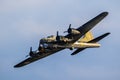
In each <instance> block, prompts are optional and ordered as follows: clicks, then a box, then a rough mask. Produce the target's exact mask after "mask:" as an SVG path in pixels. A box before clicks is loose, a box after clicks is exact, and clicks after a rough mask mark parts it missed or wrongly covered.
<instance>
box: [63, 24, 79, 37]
mask: <svg viewBox="0 0 120 80" xmlns="http://www.w3.org/2000/svg"><path fill="white" fill-rule="evenodd" d="M65 32H68V33H69V34H73V35H75V34H80V31H78V30H77V29H74V28H71V24H70V25H69V28H68V30H67V31H64V33H65Z"/></svg>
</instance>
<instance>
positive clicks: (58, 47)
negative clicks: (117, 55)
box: [14, 12, 110, 68]
mask: <svg viewBox="0 0 120 80" xmlns="http://www.w3.org/2000/svg"><path fill="white" fill-rule="evenodd" d="M107 15H108V12H102V13H101V14H99V15H98V16H96V17H95V18H93V19H91V20H89V21H88V22H87V23H85V24H83V25H82V26H80V27H78V28H76V29H75V28H71V24H70V25H69V28H68V30H67V31H64V33H66V32H67V33H68V34H67V35H65V36H61V35H59V32H58V31H57V35H56V36H54V35H52V36H48V37H47V38H42V39H41V40H40V42H39V47H38V49H37V50H36V51H32V47H30V52H29V55H27V57H28V58H27V59H25V60H24V61H22V62H20V63H18V64H16V65H15V66H14V67H15V68H18V67H22V66H25V65H28V64H30V63H32V62H35V61H37V60H39V59H42V58H45V57H47V56H49V55H52V54H54V53H57V52H59V51H62V50H64V49H70V50H73V49H76V50H75V51H74V52H73V53H72V54H71V55H76V54H78V53H79V52H81V51H83V50H85V49H87V48H98V47H100V46H101V45H100V44H99V43H98V42H99V41H100V40H102V39H103V38H105V37H106V36H108V35H109V34H110V32H107V33H104V34H103V35H101V36H98V37H97V38H94V37H93V35H92V32H91V31H90V30H91V29H92V28H93V27H94V26H95V25H96V24H98V23H99V22H100V21H101V20H103V19H104V18H105V17H106V16H107Z"/></svg>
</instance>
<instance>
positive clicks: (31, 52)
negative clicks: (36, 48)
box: [26, 47, 33, 57]
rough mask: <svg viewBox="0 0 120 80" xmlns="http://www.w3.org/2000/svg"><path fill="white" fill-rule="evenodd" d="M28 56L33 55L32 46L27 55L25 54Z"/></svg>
mask: <svg viewBox="0 0 120 80" xmlns="http://www.w3.org/2000/svg"><path fill="white" fill-rule="evenodd" d="M28 56H33V51H32V47H30V52H29V55H27V56H26V57H28Z"/></svg>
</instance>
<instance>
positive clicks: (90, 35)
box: [79, 31, 94, 42]
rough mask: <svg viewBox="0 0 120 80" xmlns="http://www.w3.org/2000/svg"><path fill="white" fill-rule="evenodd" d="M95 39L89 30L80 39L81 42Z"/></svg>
mask: <svg viewBox="0 0 120 80" xmlns="http://www.w3.org/2000/svg"><path fill="white" fill-rule="evenodd" d="M93 39H94V37H93V35H92V32H91V31H89V32H87V33H86V34H85V35H84V36H83V38H81V39H80V40H79V42H88V41H91V40H93Z"/></svg>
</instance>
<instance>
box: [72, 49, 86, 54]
mask: <svg viewBox="0 0 120 80" xmlns="http://www.w3.org/2000/svg"><path fill="white" fill-rule="evenodd" d="M84 49H86V48H79V49H77V50H76V51H75V52H73V53H72V54H71V55H75V54H77V53H79V52H81V51H83V50H84Z"/></svg>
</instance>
